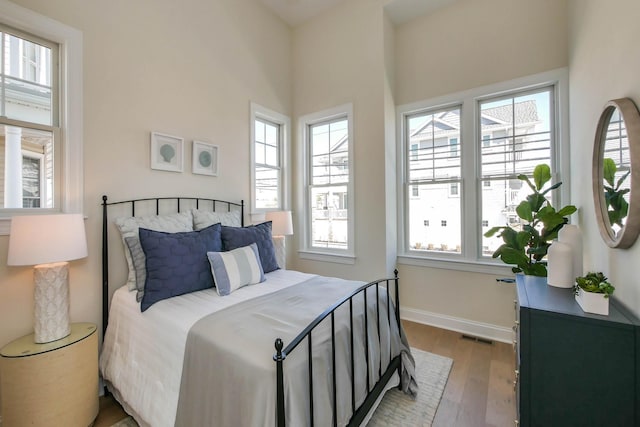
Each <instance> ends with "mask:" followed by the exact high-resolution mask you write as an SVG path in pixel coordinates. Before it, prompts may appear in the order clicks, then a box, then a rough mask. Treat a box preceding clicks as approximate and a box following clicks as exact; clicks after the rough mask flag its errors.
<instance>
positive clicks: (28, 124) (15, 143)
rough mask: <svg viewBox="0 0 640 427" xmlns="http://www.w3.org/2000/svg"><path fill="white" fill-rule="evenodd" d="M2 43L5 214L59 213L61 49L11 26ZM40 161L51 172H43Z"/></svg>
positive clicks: (2, 32)
mask: <svg viewBox="0 0 640 427" xmlns="http://www.w3.org/2000/svg"><path fill="white" fill-rule="evenodd" d="M0 41H1V42H0V55H2V61H1V62H0V64H1V65H2V66H1V67H0V124H1V125H2V126H1V128H0V137H1V139H0V143H1V146H0V149H1V150H2V152H3V154H4V156H3V158H4V162H2V163H1V164H0V167H1V168H2V171H1V172H2V175H3V176H4V185H3V186H2V188H0V190H1V192H2V196H3V197H1V198H0V208H5V209H16V208H39V207H43V208H54V207H55V206H57V205H59V201H58V202H56V200H59V196H58V193H59V188H55V187H54V184H55V183H54V167H53V164H54V155H55V152H56V151H57V148H55V147H56V146H59V144H58V142H57V140H58V139H59V135H60V126H59V111H58V110H59V108H58V107H59V106H58V102H57V98H58V92H59V90H58V84H57V82H58V69H57V64H58V61H57V57H58V45H57V44H56V43H52V42H49V41H47V40H43V39H40V38H38V37H36V36H33V35H31V34H26V33H23V32H21V31H17V30H15V29H13V28H10V27H6V26H0ZM23 153H27V156H26V157H25V156H24V155H23ZM34 156H38V157H41V160H42V163H43V164H45V165H48V166H49V167H47V168H41V167H40V165H41V160H40V159H36V158H35V157H34ZM36 169H37V170H36ZM41 172H42V176H41ZM57 184H58V186H59V184H60V183H59V182H58V183H57ZM35 185H37V188H36V187H35ZM41 185H47V186H48V187H49V188H50V191H49V192H44V191H42V190H43V189H42V188H41ZM47 193H48V194H47ZM45 196H49V197H45Z"/></svg>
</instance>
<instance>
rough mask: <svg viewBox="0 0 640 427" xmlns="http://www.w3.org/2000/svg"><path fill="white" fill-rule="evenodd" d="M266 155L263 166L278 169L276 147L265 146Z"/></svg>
mask: <svg viewBox="0 0 640 427" xmlns="http://www.w3.org/2000/svg"><path fill="white" fill-rule="evenodd" d="M265 149H266V153H265V159H264V163H265V165H269V166H273V167H278V147H276V146H274V145H266V146H265Z"/></svg>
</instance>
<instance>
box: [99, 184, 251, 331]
mask: <svg viewBox="0 0 640 427" xmlns="http://www.w3.org/2000/svg"><path fill="white" fill-rule="evenodd" d="M162 201H165V202H166V201H174V202H175V203H176V207H175V212H181V202H183V201H184V202H191V205H190V206H192V205H193V202H195V205H196V206H195V207H196V209H200V204H201V203H203V204H207V205H211V210H212V211H213V212H216V206H217V205H222V206H226V207H227V212H230V211H231V209H233V208H234V206H235V207H236V208H239V209H240V224H241V225H242V226H244V200H241V201H240V203H236V202H228V201H226V200H218V199H207V198H203V197H146V198H141V199H131V200H122V201H119V202H107V196H102V337H103V339H104V333H105V332H106V330H107V324H108V323H109V227H108V225H109V217H108V214H107V211H108V208H109V206H114V205H127V204H128V205H130V206H131V216H136V203H138V204H140V203H146V204H147V205H148V204H149V202H155V212H156V215H159V214H160V202H162Z"/></svg>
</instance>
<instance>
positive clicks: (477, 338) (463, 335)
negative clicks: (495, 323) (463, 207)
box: [462, 334, 493, 345]
mask: <svg viewBox="0 0 640 427" xmlns="http://www.w3.org/2000/svg"><path fill="white" fill-rule="evenodd" d="M462 338H463V339H465V340H470V341H476V342H481V343H483V344H489V345H491V344H493V341H492V340H488V339H486V338H480V337H474V336H473V335H466V334H462Z"/></svg>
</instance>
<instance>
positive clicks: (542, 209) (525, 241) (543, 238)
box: [484, 163, 577, 277]
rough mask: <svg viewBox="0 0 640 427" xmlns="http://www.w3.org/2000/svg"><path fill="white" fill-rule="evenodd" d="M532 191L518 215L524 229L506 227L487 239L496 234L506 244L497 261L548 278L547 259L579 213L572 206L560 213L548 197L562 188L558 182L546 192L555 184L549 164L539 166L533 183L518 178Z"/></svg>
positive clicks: (490, 233) (496, 229) (492, 231)
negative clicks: (554, 242) (559, 236)
mask: <svg viewBox="0 0 640 427" xmlns="http://www.w3.org/2000/svg"><path fill="white" fill-rule="evenodd" d="M518 179H519V180H521V181H524V182H525V183H526V184H527V185H528V186H529V188H531V190H533V193H532V194H529V195H528V196H527V197H526V199H525V200H523V201H522V202H520V204H519V205H518V207H517V208H516V213H517V214H518V217H520V219H521V220H523V222H524V224H523V225H517V226H515V227H512V226H509V225H506V226H499V227H493V228H491V229H490V230H489V231H487V232H486V233H484V236H485V237H492V236H494V235H495V234H496V233H499V234H497V237H499V238H501V239H502V240H503V241H504V243H503V244H502V245H501V246H500V247H499V248H498V249H496V251H495V252H494V253H493V258H500V259H501V260H502V262H504V263H505V264H512V265H515V267H513V268H512V269H511V270H512V271H513V272H514V273H524V274H525V275H530V276H542V277H547V266H546V265H545V262H543V261H542V260H543V258H544V257H545V256H546V255H547V251H548V249H549V246H551V242H552V241H553V239H555V238H557V237H558V231H560V229H561V228H562V227H563V226H564V225H565V224H566V223H568V222H569V218H568V217H569V215H571V214H573V213H574V212H575V211H576V210H577V209H576V207H575V206H573V205H568V206H565V207H563V208H561V209H560V210H558V211H556V210H555V208H554V207H553V206H552V205H551V203H550V202H549V201H548V200H547V198H546V197H545V196H546V194H547V193H549V192H551V191H553V190H555V189H556V188H558V187H560V185H562V182H558V183H556V184H553V185H551V186H549V187H548V188H545V185H546V184H547V183H548V182H549V181H551V168H549V165H546V164H544V163H543V164H539V165H537V166H536V167H535V169H534V170H533V182H531V180H530V179H529V178H528V177H527V176H526V175H522V174H521V175H518Z"/></svg>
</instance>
